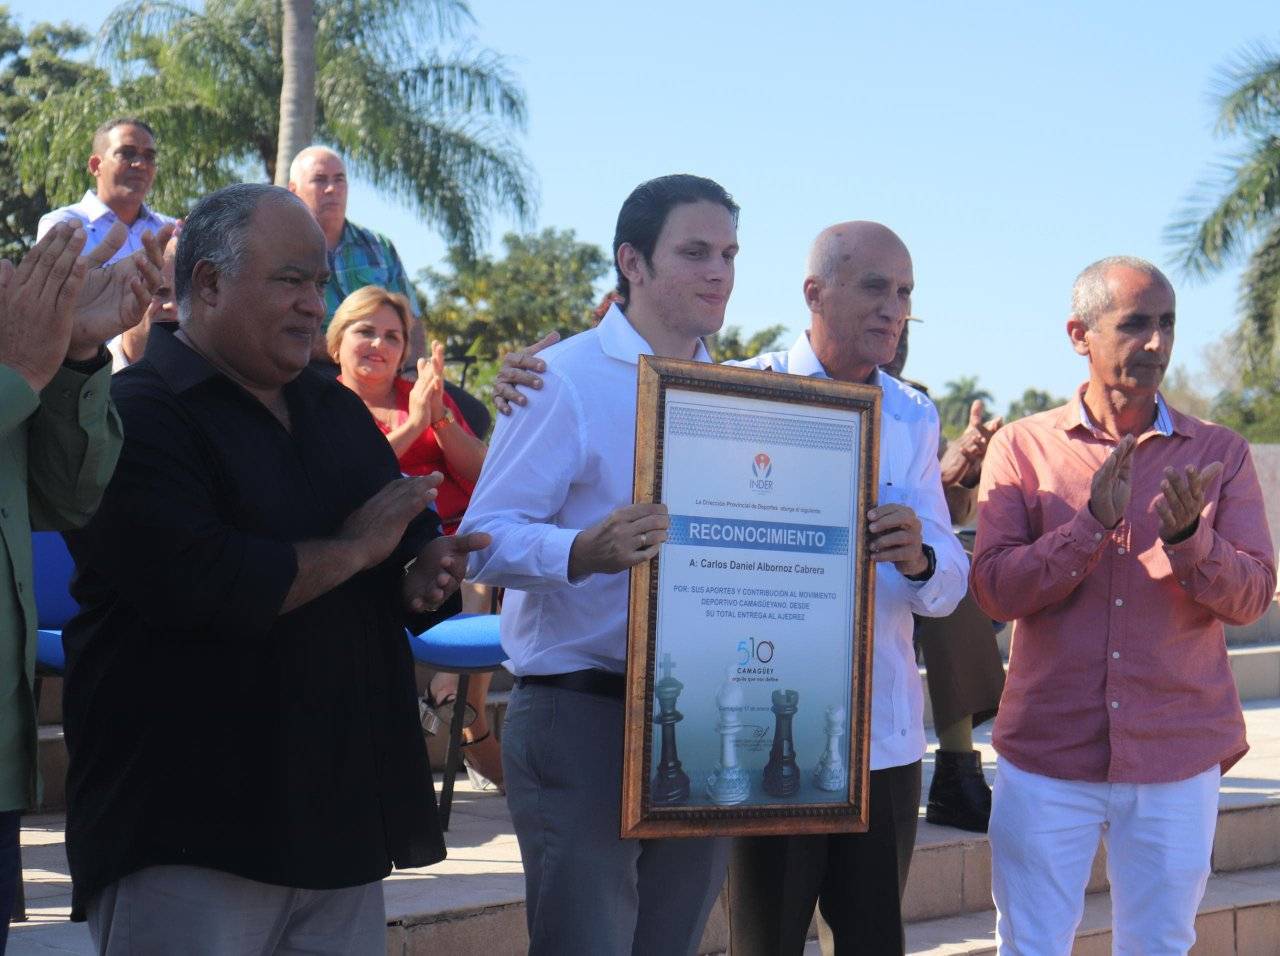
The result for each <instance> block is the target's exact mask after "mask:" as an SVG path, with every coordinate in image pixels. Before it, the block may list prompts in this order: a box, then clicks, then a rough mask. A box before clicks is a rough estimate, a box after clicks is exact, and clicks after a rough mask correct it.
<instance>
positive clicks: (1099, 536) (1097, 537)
mask: <svg viewBox="0 0 1280 956" xmlns="http://www.w3.org/2000/svg"><path fill="white" fill-rule="evenodd" d="M1093 540H1094V541H1101V540H1102V532H1101V531H1095V532H1094V533H1093Z"/></svg>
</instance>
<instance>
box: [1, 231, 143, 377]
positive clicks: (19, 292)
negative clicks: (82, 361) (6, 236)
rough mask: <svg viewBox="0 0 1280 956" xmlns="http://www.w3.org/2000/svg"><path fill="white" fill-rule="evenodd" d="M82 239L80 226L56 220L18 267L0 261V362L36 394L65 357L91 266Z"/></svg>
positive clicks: (83, 237) (83, 238) (83, 236)
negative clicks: (75, 308) (74, 313)
mask: <svg viewBox="0 0 1280 956" xmlns="http://www.w3.org/2000/svg"><path fill="white" fill-rule="evenodd" d="M84 242H85V235H84V230H83V229H81V228H79V227H77V228H75V229H73V228H72V227H71V226H69V225H67V224H66V223H60V224H58V225H56V226H54V227H53V228H52V229H50V230H49V232H48V233H47V234H46V235H45V237H44V238H43V239H41V240H40V241H39V242H37V243H36V244H35V247H34V248H33V249H32V250H31V251H30V252H28V253H27V254H26V255H25V256H23V257H22V262H20V263H19V264H18V266H17V267H16V268H15V267H14V265H13V263H11V262H9V261H8V260H7V259H5V260H0V363H3V364H5V365H7V366H9V367H10V368H11V369H13V370H14V371H15V372H17V373H18V374H19V375H21V376H22V377H23V378H24V379H25V380H26V382H27V384H28V385H30V386H31V388H32V390H33V391H36V392H39V391H40V390H41V389H43V388H44V387H45V386H46V385H48V384H49V382H51V381H52V380H53V376H54V375H55V374H57V371H58V366H60V365H61V364H62V362H63V360H64V359H65V358H66V357H67V343H68V342H69V341H70V339H71V316H72V310H73V305H74V303H75V301H76V297H77V296H78V295H79V294H80V286H81V284H82V283H83V282H84V275H85V273H86V272H87V271H88V268H89V261H88V259H87V258H85V257H82V256H80V250H81V249H82V248H84ZM118 247H119V243H117V248H118Z"/></svg>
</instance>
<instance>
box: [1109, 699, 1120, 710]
mask: <svg viewBox="0 0 1280 956" xmlns="http://www.w3.org/2000/svg"><path fill="white" fill-rule="evenodd" d="M1119 706H1120V701H1118V700H1113V701H1112V702H1111V709H1112V710H1115V709H1116V708H1118V707H1119Z"/></svg>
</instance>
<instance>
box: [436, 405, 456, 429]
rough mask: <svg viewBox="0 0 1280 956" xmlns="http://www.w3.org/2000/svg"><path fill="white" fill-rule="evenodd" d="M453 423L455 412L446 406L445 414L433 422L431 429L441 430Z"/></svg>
mask: <svg viewBox="0 0 1280 956" xmlns="http://www.w3.org/2000/svg"><path fill="white" fill-rule="evenodd" d="M452 424H453V412H451V411H450V410H449V409H447V408H446V409H445V410H444V414H443V415H441V416H440V417H439V418H437V419H436V420H435V421H434V422H432V423H431V430H432V431H439V430H440V429H442V428H445V427H447V426H449V425H452Z"/></svg>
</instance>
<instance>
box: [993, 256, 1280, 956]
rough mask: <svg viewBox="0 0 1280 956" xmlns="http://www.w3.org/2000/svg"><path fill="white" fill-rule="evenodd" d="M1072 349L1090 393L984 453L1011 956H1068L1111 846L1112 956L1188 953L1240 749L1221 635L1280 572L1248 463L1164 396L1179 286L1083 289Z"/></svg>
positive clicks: (1001, 877)
mask: <svg viewBox="0 0 1280 956" xmlns="http://www.w3.org/2000/svg"><path fill="white" fill-rule="evenodd" d="M1071 311H1072V314H1071V318H1070V320H1069V321H1068V322H1067V334H1068V336H1069V337H1070V340H1071V345H1072V348H1074V349H1075V351H1076V352H1077V353H1078V354H1080V355H1083V356H1085V357H1086V358H1087V360H1088V363H1089V381H1088V382H1087V383H1086V384H1085V385H1084V386H1082V387H1081V389H1080V391H1079V393H1078V394H1077V396H1076V397H1075V398H1074V399H1072V400H1071V401H1070V402H1068V403H1067V404H1066V405H1064V406H1062V407H1061V408H1056V409H1053V410H1051V411H1047V412H1042V413H1041V414H1039V415H1033V416H1031V417H1029V418H1025V419H1022V420H1021V421H1018V422H1014V423H1013V424H1011V425H1008V426H1006V427H1005V428H1003V429H1002V430H1001V431H999V432H998V433H996V435H994V436H993V437H992V439H991V443H990V449H989V451H988V454H987V458H986V467H985V468H984V470H983V473H982V483H981V486H980V489H979V494H978V501H979V518H978V536H977V542H976V545H975V549H974V556H973V573H972V585H973V592H974V595H975V596H976V597H977V600H978V602H979V604H981V606H982V607H983V608H984V609H985V610H986V611H987V613H989V614H990V615H991V616H992V617H994V618H996V619H998V620H1004V621H1010V620H1012V621H1016V625H1015V630H1014V641H1013V649H1012V652H1011V655H1010V661H1009V675H1008V680H1007V683H1006V684H1005V690H1004V696H1003V698H1002V699H1001V703H1000V712H999V715H998V716H997V718H996V724H995V733H994V742H995V746H996V750H997V751H998V753H999V755H1000V761H999V765H998V768H997V773H996V784H995V790H994V797H993V804H992V811H991V829H990V834H991V855H992V889H993V894H994V897H995V902H996V910H997V914H998V918H997V928H996V936H997V941H998V945H999V948H1000V952H1001V953H1005V954H1027V953H1037V954H1039V953H1044V954H1067V953H1070V951H1071V946H1072V940H1073V938H1074V936H1075V930H1076V926H1077V925H1078V924H1079V921H1080V917H1081V914H1082V912H1083V909H1084V891H1085V885H1086V883H1087V882H1088V878H1089V870H1090V864H1091V863H1092V860H1093V856H1094V854H1095V852H1096V850H1097V845H1098V840H1099V839H1100V838H1103V837H1105V839H1106V840H1107V846H1108V873H1109V877H1110V882H1111V900H1112V914H1113V920H1114V928H1113V933H1114V937H1113V938H1114V946H1115V949H1116V951H1117V952H1143V953H1185V952H1187V950H1188V949H1190V947H1191V945H1192V943H1193V942H1194V940H1195V929H1194V923H1195V913H1196V907H1197V906H1198V904H1199V902H1200V898H1201V896H1202V895H1203V893H1204V887H1205V882H1206V881H1207V879H1208V876H1209V867H1210V854H1211V851H1212V847H1213V833H1214V826H1215V824H1216V821H1217V809H1218V784H1219V780H1220V777H1221V774H1222V773H1223V772H1225V771H1226V770H1227V769H1228V768H1229V767H1231V765H1232V764H1234V763H1235V762H1236V761H1237V760H1239V759H1240V757H1241V756H1243V755H1244V753H1245V751H1246V750H1247V749H1248V745H1247V744H1246V742H1245V728H1244V718H1243V715H1242V714H1241V710H1240V698H1239V694H1238V693H1237V691H1236V687H1235V683H1234V680H1233V678H1232V674H1231V668H1230V666H1229V664H1228V661H1227V651H1226V644H1225V639H1224V635H1223V623H1224V622H1226V623H1231V624H1245V623H1248V622H1250V621H1253V620H1256V619H1257V618H1258V617H1260V616H1261V615H1262V614H1263V612H1264V611H1265V610H1266V608H1267V606H1268V605H1269V603H1270V602H1271V600H1272V595H1273V594H1274V592H1275V585H1276V570H1275V559H1274V554H1273V552H1272V545H1271V537H1270V533H1269V532H1268V530H1267V521H1266V516H1265V513H1264V510H1263V499H1262V491H1261V488H1260V487H1259V485H1258V479H1257V475H1256V473H1255V472H1254V467H1253V462H1252V460H1251V458H1250V455H1249V446H1248V444H1247V443H1246V442H1245V440H1244V439H1243V438H1241V437H1240V436H1239V435H1237V434H1235V433H1234V432H1232V431H1230V430H1229V429H1227V428H1223V427H1221V426H1218V425H1211V424H1209V423H1207V422H1203V421H1200V420H1198V419H1195V418H1192V417H1190V416H1188V415H1183V414H1181V413H1180V412H1178V411H1177V410H1175V409H1173V408H1170V407H1169V406H1168V405H1167V404H1166V403H1165V402H1164V400H1163V399H1162V398H1161V396H1160V394H1159V391H1158V389H1159V386H1160V381H1161V379H1162V378H1163V376H1164V372H1165V369H1166V368H1167V366H1168V363H1169V355H1170V352H1171V351H1172V348H1173V336H1174V293H1173V288H1172V286H1171V285H1170V283H1169V281H1168V279H1166V278H1165V276H1164V275H1163V274H1162V273H1161V272H1160V270H1158V269H1157V268H1156V267H1155V266H1153V265H1151V264H1150V263H1149V262H1146V261H1144V260H1141V259H1135V258H1131V257H1127V256H1117V257H1113V258H1109V259H1103V260H1101V261H1099V262H1096V263H1094V264H1093V265H1091V266H1089V267H1088V268H1087V269H1085V270H1084V271H1083V272H1082V273H1080V275H1079V277H1078V278H1077V279H1076V283H1075V287H1074V289H1073V290H1072V309H1071Z"/></svg>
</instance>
